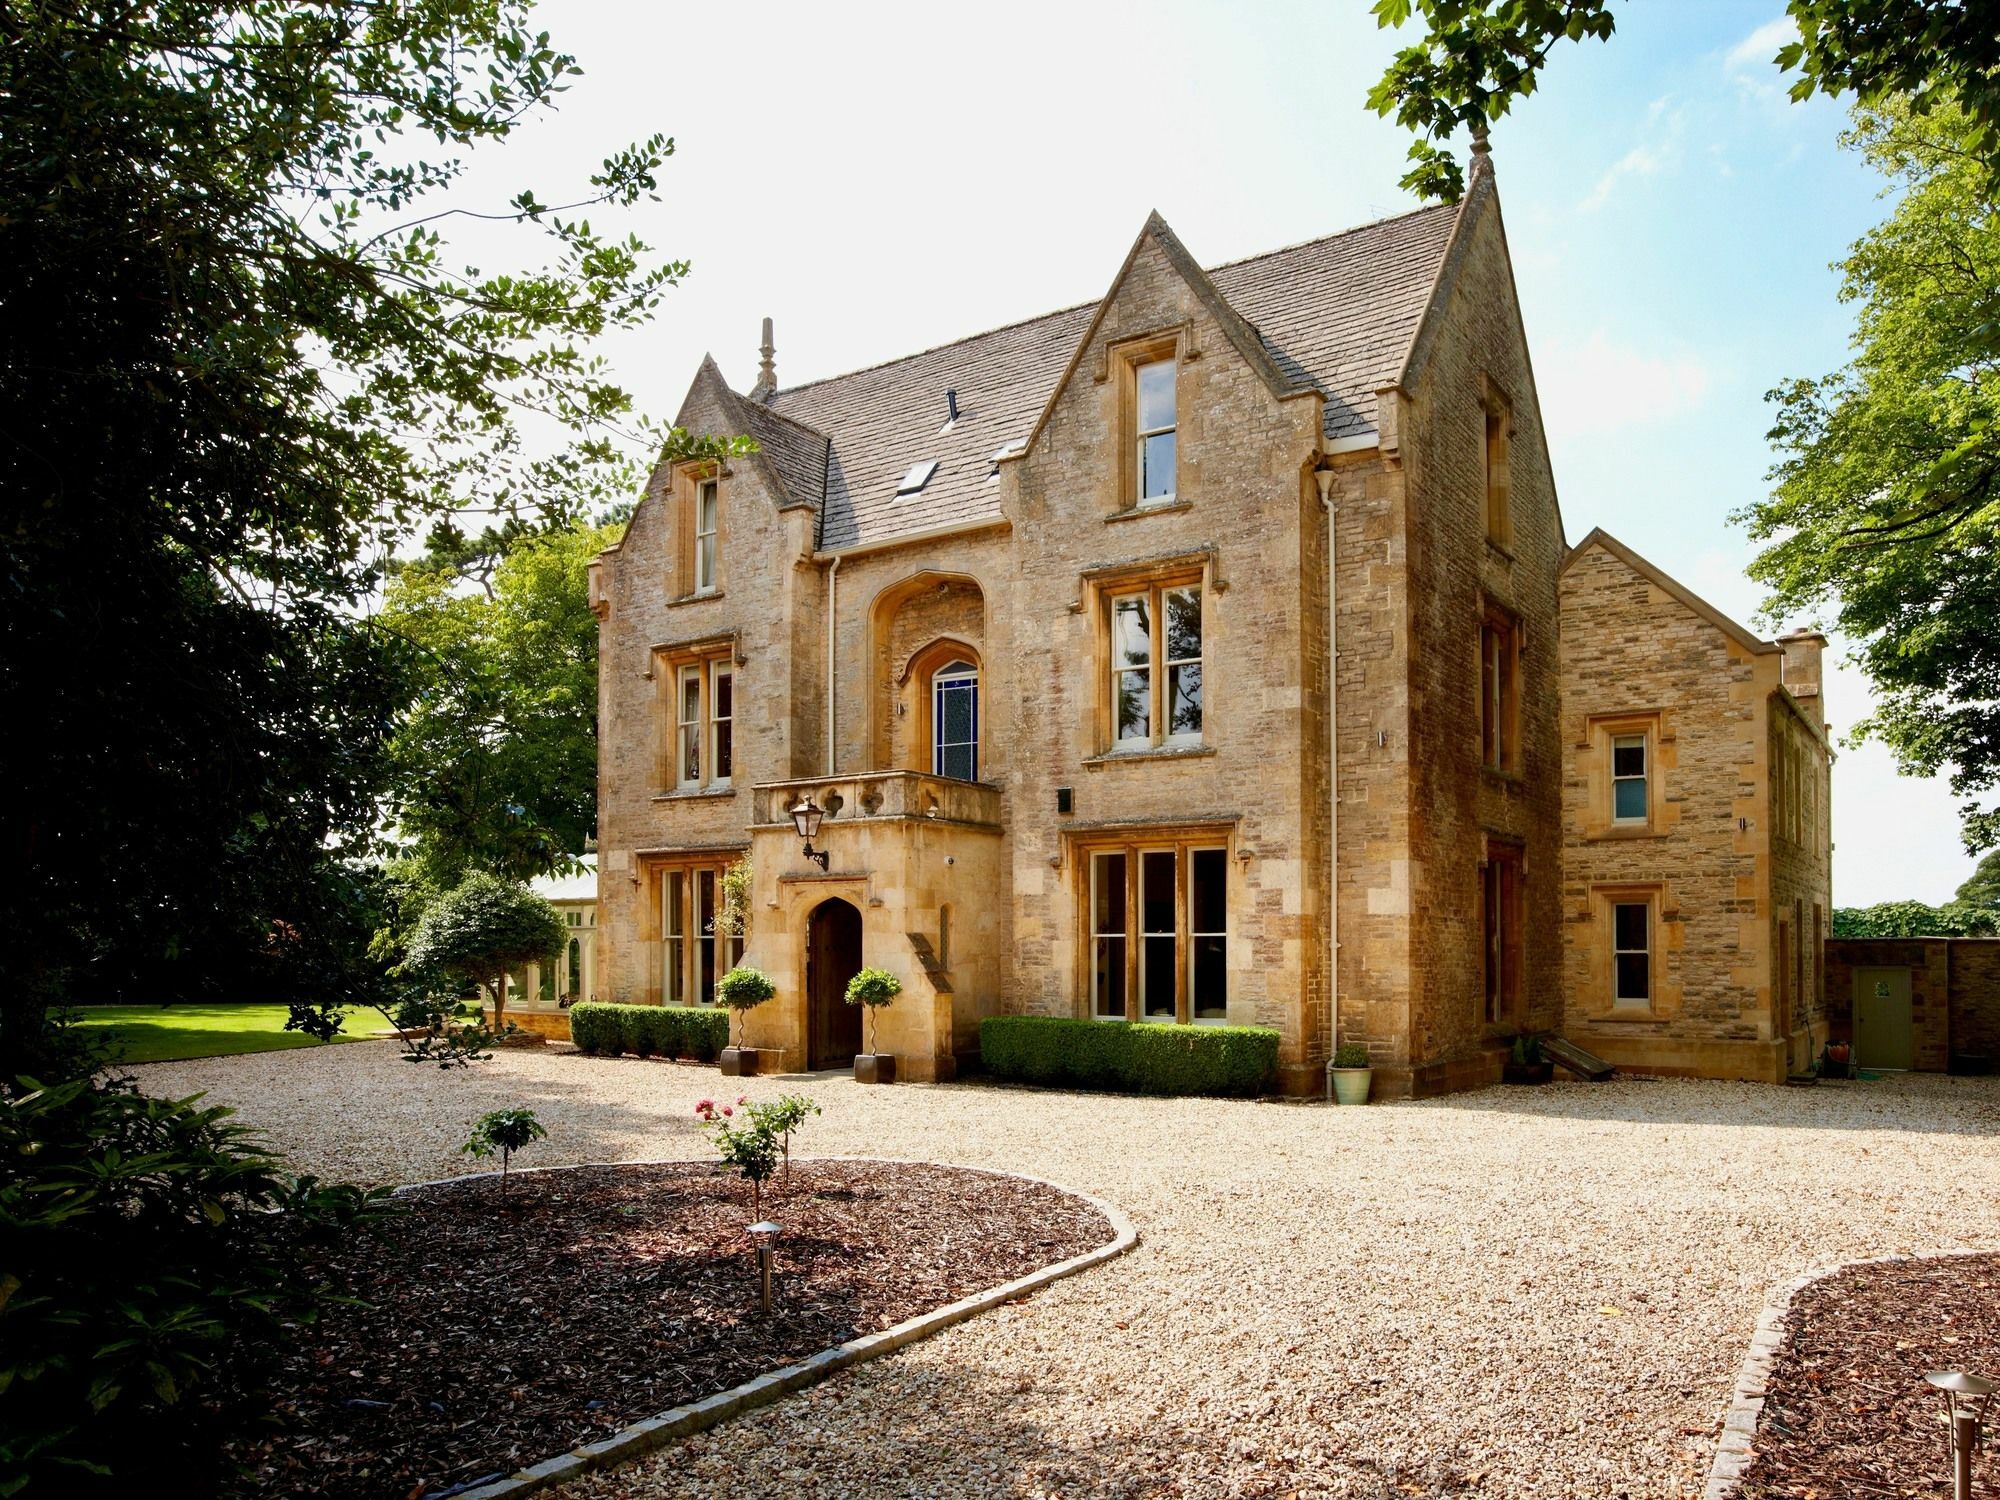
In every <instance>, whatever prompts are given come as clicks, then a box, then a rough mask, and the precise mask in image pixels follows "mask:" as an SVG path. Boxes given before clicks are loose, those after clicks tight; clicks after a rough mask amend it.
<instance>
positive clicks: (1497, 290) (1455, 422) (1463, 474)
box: [1363, 186, 1566, 1093]
mask: <svg viewBox="0 0 2000 1500" xmlns="http://www.w3.org/2000/svg"><path fill="white" fill-rule="evenodd" d="M1485 192H1486V190H1484V189H1482V188H1480V187H1479V186H1475V187H1474V189H1473V198H1472V202H1471V205H1470V206H1469V207H1468V210H1467V214H1468V219H1467V220H1466V221H1465V222H1464V223H1463V225H1462V227H1461V229H1460V239H1459V241H1458V242H1457V243H1456V244H1455V245H1454V247H1453V250H1452V253H1451V257H1450V258H1449V259H1448V261H1447V263H1446V268H1445V273H1444V275H1445V282H1444V288H1445V289H1444V295H1443V298H1442V300H1441V301H1440V302H1439V303H1437V304H1435V305H1434V306H1433V308H1432V311H1431V315H1430V316H1431V318H1432V319H1433V320H1434V323H1433V324H1432V325H1430V326H1428V327H1427V329H1426V332H1425V333H1424V334H1422V335H1420V336H1419V343H1418V353H1417V355H1416V356H1415V357H1414V359H1413V370H1414V372H1415V379H1414V384H1415V389H1414V390H1413V391H1412V392H1411V393H1410V399H1409V401H1408V402H1407V403H1406V405H1405V411H1406V412H1407V416H1406V418H1405V421H1404V427H1403V432H1402V433H1401V438H1402V441H1401V443H1400V449H1401V453H1402V463H1403V468H1404V473H1405V482H1406V483H1407V485H1408V486H1409V489H1410V493H1411V501H1410V504H1409V506H1408V511H1407V524H1408V550H1407V564H1408V608H1409V613H1408V620H1409V627H1408V633H1409V645H1408V656H1409V673H1410V677H1409V686H1408V690H1407V701H1408V704H1409V712H1408V718H1407V726H1406V728H1403V729H1402V730H1401V731H1400V733H1399V734H1398V735H1397V736H1396V738H1395V739H1394V740H1392V744H1391V746H1389V747H1385V748H1386V750H1387V753H1389V754H1391V755H1394V756H1396V758H1398V759H1402V760H1404V761H1406V762H1407V765H1408V767H1409V776H1410V792H1409V796H1410V806H1411V815H1410V845H1409V851H1408V856H1407V858H1408V861H1409V877H1408V881H1407V886H1406V889H1405V891H1403V892H1391V893H1385V894H1386V895H1387V899H1388V901H1389V902H1390V903H1394V902H1397V901H1399V900H1404V901H1407V903H1408V911H1409V921H1410V922H1411V924H1412V931H1411V940H1410V945H1409V967H1410V989H1411V1005H1410V1008H1409V1014H1408V1020H1407V1023H1406V1024H1407V1027H1408V1032H1409V1035H1408V1040H1407V1052H1406V1054H1404V1056H1403V1057H1401V1058H1399V1059H1398V1060H1399V1061H1404V1062H1406V1065H1407V1067H1408V1068H1409V1069H1410V1079H1409V1087H1410V1088H1411V1089H1412V1090H1414V1091H1415V1092H1417V1093H1426V1092H1431V1091H1433V1090H1435V1089H1437V1088H1441V1087H1448V1086H1457V1085H1460V1084H1463V1083H1466V1082H1472V1081H1486V1080H1489V1079H1492V1078H1497V1076H1498V1073H1499V1066H1500V1062H1501V1058H1502V1052H1503V1048H1502V1047H1501V1045H1500V1042H1501V1039H1502V1038H1503V1037H1505V1036H1506V1035H1508V1034H1510V1033H1511V1032H1513V1031H1517V1030H1539V1029H1546V1028H1549V1027H1553V1026H1554V1025H1555V1024H1556V1023H1557V1020H1558V1019H1559V1016H1560V1012H1561V998H1560V997H1561V939H1560V935H1559V934H1560V930H1561V926H1560V921H1559V917H1558V913H1559V909H1560V908H1559V900H1558V893H1559V881H1560V872H1561V868H1562V854H1561V842H1560V840H1561V832H1560V826H1561V816H1562V809H1561V801H1560V776H1561V765H1562V752H1561V746H1560V738H1559V727H1558V726H1559V721H1560V716H1561V684H1560V680H1559V675H1558V660H1557V649H1556V647H1557V637H1558V633H1559V623H1558V605H1557V595H1556V575H1557V571H1558V569H1559V568H1560V566H1561V563H1562V559H1563V556H1564V553H1565V550H1566V549H1565V545H1564V541H1563V530H1562V519H1561V516H1560V515H1559V514H1558V511H1557V507H1556V496H1555V485H1554V480H1553V478H1552V477H1551V471H1550V467H1549V461H1548V453H1547V449H1546V446H1545V444H1544V441H1543V435H1542V425H1541V414H1540V410H1539V407H1538V406H1537V404H1536V392H1535V387H1534V381H1533V375H1532V372H1531V370H1530V367H1529V360H1528V348H1527V341H1526V338H1525V336H1524V334H1523V332H1522V327H1521V318H1520V309H1519V307H1518V305H1517V303H1516V301H1515V297H1514V283H1513V272H1512V268H1511V266H1510V265H1509V262H1508V255H1507V244H1506V237H1505V233H1504V231H1503V227H1502V224H1501V218H1500V208H1499V203H1498V200H1497V199H1496V198H1493V197H1491V196H1490V195H1485ZM1483 195H1484V196H1483ZM1489 392H1490V393H1492V399H1494V400H1495V402H1496V404H1504V405H1505V407H1506V408H1507V409H1508V410H1509V411H1510V412H1511V429H1512V438H1511V442H1510V444H1509V451H1508V457H1507V467H1508V474H1509V478H1510V486H1509V487H1510V502H1511V517H1512V524H1511V532H1512V535H1511V539H1509V540H1508V542H1507V543H1506V545H1504V546H1503V545H1498V544H1495V543H1494V542H1492V541H1490V540H1489V539H1488V536H1487V521H1486V422H1485V413H1486V406H1485V404H1484V400H1483V398H1484V397H1486V396H1487V393H1489ZM1503 398H1504V400H1503ZM1489 605H1490V606H1497V607H1499V608H1500V609H1502V610H1505V611H1506V612H1507V613H1508V614H1510V615H1512V616H1513V617H1514V619H1515V620H1516V621H1518V623H1519V627H1520V632H1521V641H1522V647H1521V651H1520V656H1519V688H1518V693H1519V703H1520V709H1519V729H1518V736H1519V747H1520V748H1519V763H1518V768H1517V769H1515V770H1513V771H1505V772H1503V771H1497V770H1489V769H1488V768H1487V767H1486V766H1485V764H1484V758H1483V754H1482V746H1481V734H1480V722H1481V721H1480V627H1481V624H1482V622H1483V620H1484V618H1485V614H1486V610H1487V608H1488V606H1489ZM1363 753H1364V754H1367V753H1369V752H1368V751H1367V750H1366V749H1364V751H1363ZM1373 753H1375V754H1377V755H1380V754H1383V753H1385V752H1384V751H1383V750H1377V751H1375V752H1373ZM1489 841H1493V842H1497V843H1499V844H1503V845H1510V846H1514V847H1517V848H1518V849H1519V850H1520V858H1521V869H1522V877H1523V881H1524V890H1523V899H1522V902H1521V907H1522V913H1521V915H1522V923H1521V927H1522V931H1521V944H1522V951H1521V962H1520V977H1519V992H1518V1000H1517V1008H1516V1009H1515V1011H1514V1012H1513V1013H1512V1014H1511V1015H1508V1016H1505V1017H1503V1018H1502V1019H1501V1021H1500V1022H1499V1023H1497V1024H1492V1025H1489V1024H1488V1022H1487V1021H1486V1016H1485V983H1484V976H1485V947H1484V931H1485V927H1484V910H1483V902H1482V894H1481V893H1482V867H1483V865H1484V862H1485V858H1486V849H1487V846H1488V843H1489ZM1399 1081H1400V1080H1399V1079H1398V1078H1396V1077H1395V1076H1394V1075H1393V1073H1392V1077H1391V1080H1390V1083H1391V1086H1392V1087H1394V1086H1395V1085H1396V1084H1397V1083H1398V1082H1399Z"/></svg>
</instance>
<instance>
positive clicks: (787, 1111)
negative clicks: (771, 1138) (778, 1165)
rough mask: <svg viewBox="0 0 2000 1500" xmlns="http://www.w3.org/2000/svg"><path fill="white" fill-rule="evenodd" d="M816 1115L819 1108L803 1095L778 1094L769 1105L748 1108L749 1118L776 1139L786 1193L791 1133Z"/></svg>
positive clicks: (788, 1183)
mask: <svg viewBox="0 0 2000 1500" xmlns="http://www.w3.org/2000/svg"><path fill="white" fill-rule="evenodd" d="M738 1102H739V1103H740V1102H741V1101H740V1100H739V1101H738ZM818 1113H819V1106H818V1105H817V1104H815V1103H813V1101H812V1100H810V1099H808V1098H807V1097H806V1096H805V1095H804V1094H780V1095H779V1096H778V1097H777V1098H776V1099H773V1100H772V1101H771V1102H770V1103H769V1104H753V1105H751V1106H750V1117H751V1118H752V1119H754V1120H756V1121H757V1122H758V1123H760V1124H761V1125H763V1126H764V1128H765V1129H767V1130H769V1131H770V1132H771V1134H773V1135H775V1136H776V1137H777V1138H778V1149H779V1151H780V1152H781V1153H782V1154H783V1157H784V1170H785V1188H786V1191H788V1192H789V1191H790V1190H791V1186H792V1132H793V1131H794V1130H797V1129H798V1128H799V1127H800V1126H801V1125H803V1124H805V1122H806V1119H807V1117H808V1116H811V1115H816V1114H818Z"/></svg>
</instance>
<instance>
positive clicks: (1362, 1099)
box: [1326, 1042, 1375, 1104]
mask: <svg viewBox="0 0 2000 1500" xmlns="http://www.w3.org/2000/svg"><path fill="white" fill-rule="evenodd" d="M1374 1081H1375V1068H1374V1065H1373V1064H1372V1063H1371V1062H1370V1061H1369V1057H1368V1049H1367V1048H1366V1047H1364V1046H1362V1045H1361V1044H1360V1043H1359V1042H1343V1043H1342V1044H1341V1045H1340V1046H1338V1047H1336V1048H1334V1049H1333V1059H1332V1061H1330V1062H1329V1063H1327V1065H1326V1082H1327V1088H1328V1091H1329V1092H1330V1093H1331V1094H1332V1096H1333V1097H1334V1098H1335V1099H1336V1100H1338V1101H1339V1102H1340V1103H1342V1104H1366V1103H1367V1102H1368V1088H1369V1085H1370V1084H1372V1083H1373V1082H1374Z"/></svg>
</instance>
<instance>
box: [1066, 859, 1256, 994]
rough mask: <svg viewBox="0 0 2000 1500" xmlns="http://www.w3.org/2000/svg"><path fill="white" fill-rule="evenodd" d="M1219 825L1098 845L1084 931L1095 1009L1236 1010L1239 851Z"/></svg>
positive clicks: (1089, 873) (1090, 865) (1089, 867)
mask: <svg viewBox="0 0 2000 1500" xmlns="http://www.w3.org/2000/svg"><path fill="white" fill-rule="evenodd" d="M1220 836H1221V835H1218V834H1215V833H1204V834H1199V835H1181V836H1175V835H1173V834H1162V835H1160V836H1158V837H1152V836H1146V835H1139V836H1135V838H1134V839H1133V841H1131V842H1129V843H1127V842H1119V843H1116V844H1100V845H1097V846H1095V847H1091V848H1089V849H1088V850H1087V851H1086V852H1087V864H1086V885H1085V889H1084V890H1083V892H1082V893H1081V895H1082V897H1083V901H1084V907H1085V918H1084V924H1083V926H1084V939H1085V942H1086V944H1087V947H1088V972H1089V996H1088V999H1089V1004H1090V1014H1091V1015H1093V1016H1095V1017H1097V1018H1098V1019H1099V1020H1104V1021H1160V1022H1187V1021H1196V1022H1199V1021H1222V1020H1226V1019H1227V1017H1228V1014H1229V977H1228V945H1229V918H1228V911H1229V893H1228V877H1229V855H1228V850H1227V848H1226V847H1224V846H1223V845H1221V844H1220V843H1214V842H1209V841H1210V840H1214V839H1217V838H1219V837H1220Z"/></svg>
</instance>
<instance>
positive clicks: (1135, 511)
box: [1104, 500, 1194, 526]
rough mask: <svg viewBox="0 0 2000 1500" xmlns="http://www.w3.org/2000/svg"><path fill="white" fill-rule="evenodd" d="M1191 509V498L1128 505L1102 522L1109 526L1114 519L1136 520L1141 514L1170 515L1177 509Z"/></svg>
mask: <svg viewBox="0 0 2000 1500" xmlns="http://www.w3.org/2000/svg"><path fill="white" fill-rule="evenodd" d="M1193 509H1194V501H1192V500H1169V501H1168V502H1167V503H1166V504H1165V505H1128V506H1126V507H1125V508H1124V509H1123V510H1114V511H1113V512H1112V513H1111V514H1110V515H1108V516H1106V517H1105V518H1104V524H1105V525H1107V526H1109V525H1110V524H1111V523H1112V522H1114V521H1136V520H1138V519H1139V518H1140V517H1141V516H1171V515H1173V514H1174V513H1175V512H1177V511H1183V510H1193Z"/></svg>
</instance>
